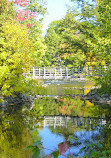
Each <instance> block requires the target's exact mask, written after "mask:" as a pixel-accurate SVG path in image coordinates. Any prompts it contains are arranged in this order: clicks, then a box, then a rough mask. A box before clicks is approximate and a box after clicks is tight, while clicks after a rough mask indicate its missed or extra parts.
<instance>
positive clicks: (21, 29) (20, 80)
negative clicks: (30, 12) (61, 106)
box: [0, 0, 40, 96]
mask: <svg viewBox="0 0 111 158" xmlns="http://www.w3.org/2000/svg"><path fill="white" fill-rule="evenodd" d="M0 7H1V15H0V19H2V17H4V18H3V20H2V21H1V24H0V41H1V43H0V46H1V48H0V74H1V75H0V90H1V94H0V95H3V96H11V95H12V94H15V95H16V94H17V93H23V92H25V91H26V89H27V87H26V84H28V80H27V79H26V78H25V76H23V74H24V73H25V72H27V71H28V70H29V69H30V67H31V66H32V65H34V63H35V62H36V58H33V56H34V55H33V54H34V52H35V45H34V44H33V41H32V40H31V38H30V35H29V30H28V29H27V28H26V26H23V25H21V24H20V23H18V22H17V21H16V20H15V19H16V16H15V15H16V14H15V12H14V11H13V7H12V4H11V3H9V2H8V1H6V0H2V1H1V4H0ZM37 44H38V47H40V43H39V41H38V43H37ZM36 50H37V48H36Z"/></svg>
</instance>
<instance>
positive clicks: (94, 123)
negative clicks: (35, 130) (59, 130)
mask: <svg viewBox="0 0 111 158" xmlns="http://www.w3.org/2000/svg"><path fill="white" fill-rule="evenodd" d="M105 124H106V119H105V118H91V117H69V116H44V117H43V121H41V122H39V126H44V127H45V126H53V127H54V128H56V127H62V126H63V127H66V128H67V127H68V126H72V127H77V128H78V127H86V128H88V129H94V128H95V127H98V126H103V125H105Z"/></svg>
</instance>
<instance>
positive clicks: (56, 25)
mask: <svg viewBox="0 0 111 158" xmlns="http://www.w3.org/2000/svg"><path fill="white" fill-rule="evenodd" d="M78 25H79V22H78V21H77V20H75V18H74V16H73V14H71V13H70V12H67V14H66V16H65V17H64V18H63V19H61V20H59V21H54V22H52V23H51V24H50V27H49V29H48V31H47V35H46V37H45V41H46V43H47V45H48V52H49V54H50V55H51V57H52V58H51V59H50V60H51V62H54V60H55V61H58V62H57V63H58V65H60V64H61V65H65V66H82V65H84V63H85V51H86V48H85V45H84V42H83V37H82V36H81V34H79V28H78Z"/></svg>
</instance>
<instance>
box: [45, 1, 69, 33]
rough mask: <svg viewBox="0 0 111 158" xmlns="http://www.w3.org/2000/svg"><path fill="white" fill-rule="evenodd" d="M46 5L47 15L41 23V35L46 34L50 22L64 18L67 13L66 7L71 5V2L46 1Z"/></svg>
mask: <svg viewBox="0 0 111 158" xmlns="http://www.w3.org/2000/svg"><path fill="white" fill-rule="evenodd" d="M46 4H47V5H46V7H47V10H48V13H47V15H46V16H45V18H44V21H43V35H45V34H46V30H47V28H48V26H49V24H50V23H51V22H52V21H54V20H59V19H61V18H63V17H64V16H65V14H66V12H67V7H66V5H71V2H70V0H47V3H46Z"/></svg>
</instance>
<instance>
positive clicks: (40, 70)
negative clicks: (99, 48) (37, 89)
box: [26, 66, 104, 79]
mask: <svg viewBox="0 0 111 158" xmlns="http://www.w3.org/2000/svg"><path fill="white" fill-rule="evenodd" d="M103 70H104V69H103V67H98V68H97V67H94V66H93V67H91V66H87V67H33V69H32V70H31V71H30V72H29V73H27V74H26V76H27V77H31V78H38V79H70V78H85V77H86V76H93V75H95V76H101V75H102V71H103Z"/></svg>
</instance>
